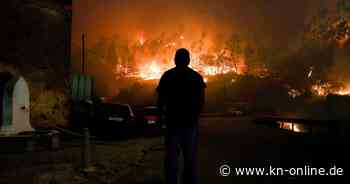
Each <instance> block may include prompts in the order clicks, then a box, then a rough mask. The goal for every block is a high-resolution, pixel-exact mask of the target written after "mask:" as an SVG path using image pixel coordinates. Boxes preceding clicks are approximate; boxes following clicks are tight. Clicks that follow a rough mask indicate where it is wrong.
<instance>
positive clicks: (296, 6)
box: [73, 0, 310, 45]
mask: <svg viewBox="0 0 350 184" xmlns="http://www.w3.org/2000/svg"><path fill="white" fill-rule="evenodd" d="M309 1H310V0H309ZM309 1H304V0H297V1H280V0H251V1H245V0H221V1H216V0H178V1H163V0H148V1H143V0H76V1H74V3H73V11H74V15H73V39H74V40H75V41H77V40H79V38H80V35H81V33H83V32H85V33H87V34H88V35H89V38H90V39H89V40H90V43H94V42H96V40H98V38H99V37H102V36H106V37H111V36H113V35H116V34H118V35H122V37H123V38H124V39H126V40H133V39H135V38H136V37H137V35H138V34H140V32H143V33H145V35H146V36H149V37H152V36H154V35H157V34H162V33H166V34H172V33H176V32H181V31H182V32H184V33H185V34H187V35H188V36H190V37H199V36H200V35H201V34H203V33H205V34H207V35H211V36H213V37H214V36H216V35H223V36H227V35H230V34H232V33H233V32H235V33H237V32H239V33H241V34H242V35H244V36H245V37H247V38H248V37H258V38H261V39H260V40H261V41H265V42H267V41H268V42H273V43H274V44H278V45H282V43H286V42H289V41H290V40H293V37H294V36H295V35H296V33H297V32H298V31H300V30H301V29H302V28H303V27H302V26H303V24H304V19H305V17H306V16H307V15H306V14H307V11H308V7H309Z"/></svg>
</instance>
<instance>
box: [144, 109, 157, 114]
mask: <svg viewBox="0 0 350 184" xmlns="http://www.w3.org/2000/svg"><path fill="white" fill-rule="evenodd" d="M144 112H145V114H146V115H157V114H159V112H158V109H157V108H156V107H146V108H145V110H144Z"/></svg>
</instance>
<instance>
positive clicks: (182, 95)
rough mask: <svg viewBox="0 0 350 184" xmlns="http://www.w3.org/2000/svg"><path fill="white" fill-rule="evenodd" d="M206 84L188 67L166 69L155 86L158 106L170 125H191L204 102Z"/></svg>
mask: <svg viewBox="0 0 350 184" xmlns="http://www.w3.org/2000/svg"><path fill="white" fill-rule="evenodd" d="M205 88H206V85H205V83H204V81H203V78H202V76H201V75H200V74H199V73H197V72H196V71H194V70H192V69H191V68H189V67H181V68H180V67H175V68H173V69H170V70H168V71H166V72H165V73H164V74H163V76H162V77H161V79H160V82H159V85H158V87H157V92H158V101H157V105H158V108H159V109H160V110H161V111H162V113H163V114H164V115H165V117H166V119H167V122H166V123H167V124H168V125H170V126H191V125H193V124H194V123H195V121H196V120H197V119H198V116H199V114H200V112H201V110H202V108H203V105H204V102H205V97H204V96H205V94H204V91H205Z"/></svg>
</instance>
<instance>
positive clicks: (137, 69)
mask: <svg viewBox="0 0 350 184" xmlns="http://www.w3.org/2000/svg"><path fill="white" fill-rule="evenodd" d="M218 45H223V44H222V43H214V42H213V41H212V40H208V39H206V38H202V39H201V40H195V41H191V40H186V38H185V37H184V36H183V35H180V36H177V37H175V38H172V39H168V40H166V41H165V40H164V39H160V38H158V39H153V40H152V39H150V40H148V39H147V38H145V37H144V35H143V34H142V35H141V36H140V38H139V39H138V40H137V41H135V42H134V43H131V46H130V49H132V50H133V53H134V54H133V56H132V57H131V58H130V60H129V62H128V63H124V64H118V65H116V66H115V74H116V77H117V78H120V77H138V78H141V79H143V80H151V79H159V78H160V77H161V75H162V74H163V73H164V72H165V71H166V70H168V69H170V68H172V67H174V61H173V57H174V53H175V51H176V49H178V48H180V47H186V48H189V49H190V51H191V64H190V67H191V68H193V69H194V70H196V71H198V72H200V73H201V74H202V75H203V76H214V75H218V74H226V73H230V72H232V73H236V74H243V73H244V72H245V68H246V64H245V59H244V55H243V54H241V53H238V52H235V51H234V50H233V48H231V49H230V48H228V47H224V46H222V47H221V48H220V47H218Z"/></svg>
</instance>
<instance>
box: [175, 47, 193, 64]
mask: <svg viewBox="0 0 350 184" xmlns="http://www.w3.org/2000/svg"><path fill="white" fill-rule="evenodd" d="M189 64H190V52H189V51H188V50H187V49H185V48H181V49H178V50H177V51H176V54H175V65H176V66H177V67H185V66H188V65H189Z"/></svg>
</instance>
